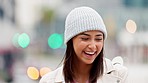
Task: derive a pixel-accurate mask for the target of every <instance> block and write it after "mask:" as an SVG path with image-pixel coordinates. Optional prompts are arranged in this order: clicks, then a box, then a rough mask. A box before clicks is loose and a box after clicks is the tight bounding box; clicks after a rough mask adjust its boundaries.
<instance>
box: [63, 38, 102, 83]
mask: <svg viewBox="0 0 148 83" xmlns="http://www.w3.org/2000/svg"><path fill="white" fill-rule="evenodd" d="M74 55H76V54H75V51H74V48H73V42H72V39H71V40H69V41H68V42H67V49H66V53H65V57H64V68H63V74H64V78H65V82H66V83H69V82H73V81H74V79H73V77H74V67H73V65H72V64H73V62H74ZM103 56H104V54H103V48H102V50H101V52H100V53H99V55H98V56H97V57H96V59H95V60H94V62H93V66H92V68H91V70H90V76H89V83H96V82H97V79H98V78H99V77H101V76H102V75H103V70H104V69H103Z"/></svg>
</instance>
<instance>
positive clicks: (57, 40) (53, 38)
mask: <svg viewBox="0 0 148 83" xmlns="http://www.w3.org/2000/svg"><path fill="white" fill-rule="evenodd" d="M62 44H63V37H62V35H60V34H57V33H54V34H52V35H50V36H49V38H48V45H49V47H50V48H52V49H57V48H60V47H61V46H62Z"/></svg>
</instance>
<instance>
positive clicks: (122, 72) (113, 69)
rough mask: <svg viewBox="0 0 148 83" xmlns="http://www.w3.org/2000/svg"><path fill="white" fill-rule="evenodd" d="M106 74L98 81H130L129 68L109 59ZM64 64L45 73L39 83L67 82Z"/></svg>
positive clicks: (121, 82)
mask: <svg viewBox="0 0 148 83" xmlns="http://www.w3.org/2000/svg"><path fill="white" fill-rule="evenodd" d="M104 65H105V66H104V69H105V71H104V74H103V76H102V78H100V79H98V80H97V83H128V81H127V75H128V71H127V68H126V67H124V66H123V65H121V64H113V63H112V62H111V61H110V60H109V59H105V61H104ZM62 71H63V66H61V67H59V68H57V69H56V70H54V71H52V72H50V73H47V74H46V75H44V76H43V77H42V78H41V80H40V82H39V83H65V81H64V76H63V73H62Z"/></svg>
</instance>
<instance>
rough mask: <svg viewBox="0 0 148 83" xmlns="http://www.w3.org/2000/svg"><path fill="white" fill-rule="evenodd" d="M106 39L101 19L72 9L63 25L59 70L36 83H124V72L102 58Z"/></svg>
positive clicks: (85, 10) (90, 12)
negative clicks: (62, 44) (62, 50)
mask: <svg viewBox="0 0 148 83" xmlns="http://www.w3.org/2000/svg"><path fill="white" fill-rule="evenodd" d="M106 38H107V31H106V27H105V25H104V22H103V19H102V17H101V16H100V15H99V14H98V13H97V12H96V11H95V10H94V9H92V8H90V7H78V8H75V9H73V10H72V11H71V12H70V13H69V14H68V16H67V18H66V21H65V33H64V43H65V44H66V46H67V48H66V53H65V57H64V63H63V66H61V67H59V68H57V69H56V70H54V71H52V72H50V73H48V74H46V75H44V76H43V77H42V78H41V80H40V83H55V82H58V83H128V82H127V68H126V67H124V66H123V65H121V64H120V63H119V64H114V63H112V62H111V61H110V60H109V59H106V58H105V57H104V41H105V40H106ZM114 62H116V61H114ZM117 63H118V62H117Z"/></svg>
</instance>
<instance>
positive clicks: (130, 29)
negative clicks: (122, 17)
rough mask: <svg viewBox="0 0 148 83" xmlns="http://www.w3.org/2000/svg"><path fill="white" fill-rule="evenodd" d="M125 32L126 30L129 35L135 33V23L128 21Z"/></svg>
mask: <svg viewBox="0 0 148 83" xmlns="http://www.w3.org/2000/svg"><path fill="white" fill-rule="evenodd" d="M126 30H127V31H128V32H129V33H135V32H136V30H137V26H136V23H135V21H133V20H128V21H127V22H126Z"/></svg>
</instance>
